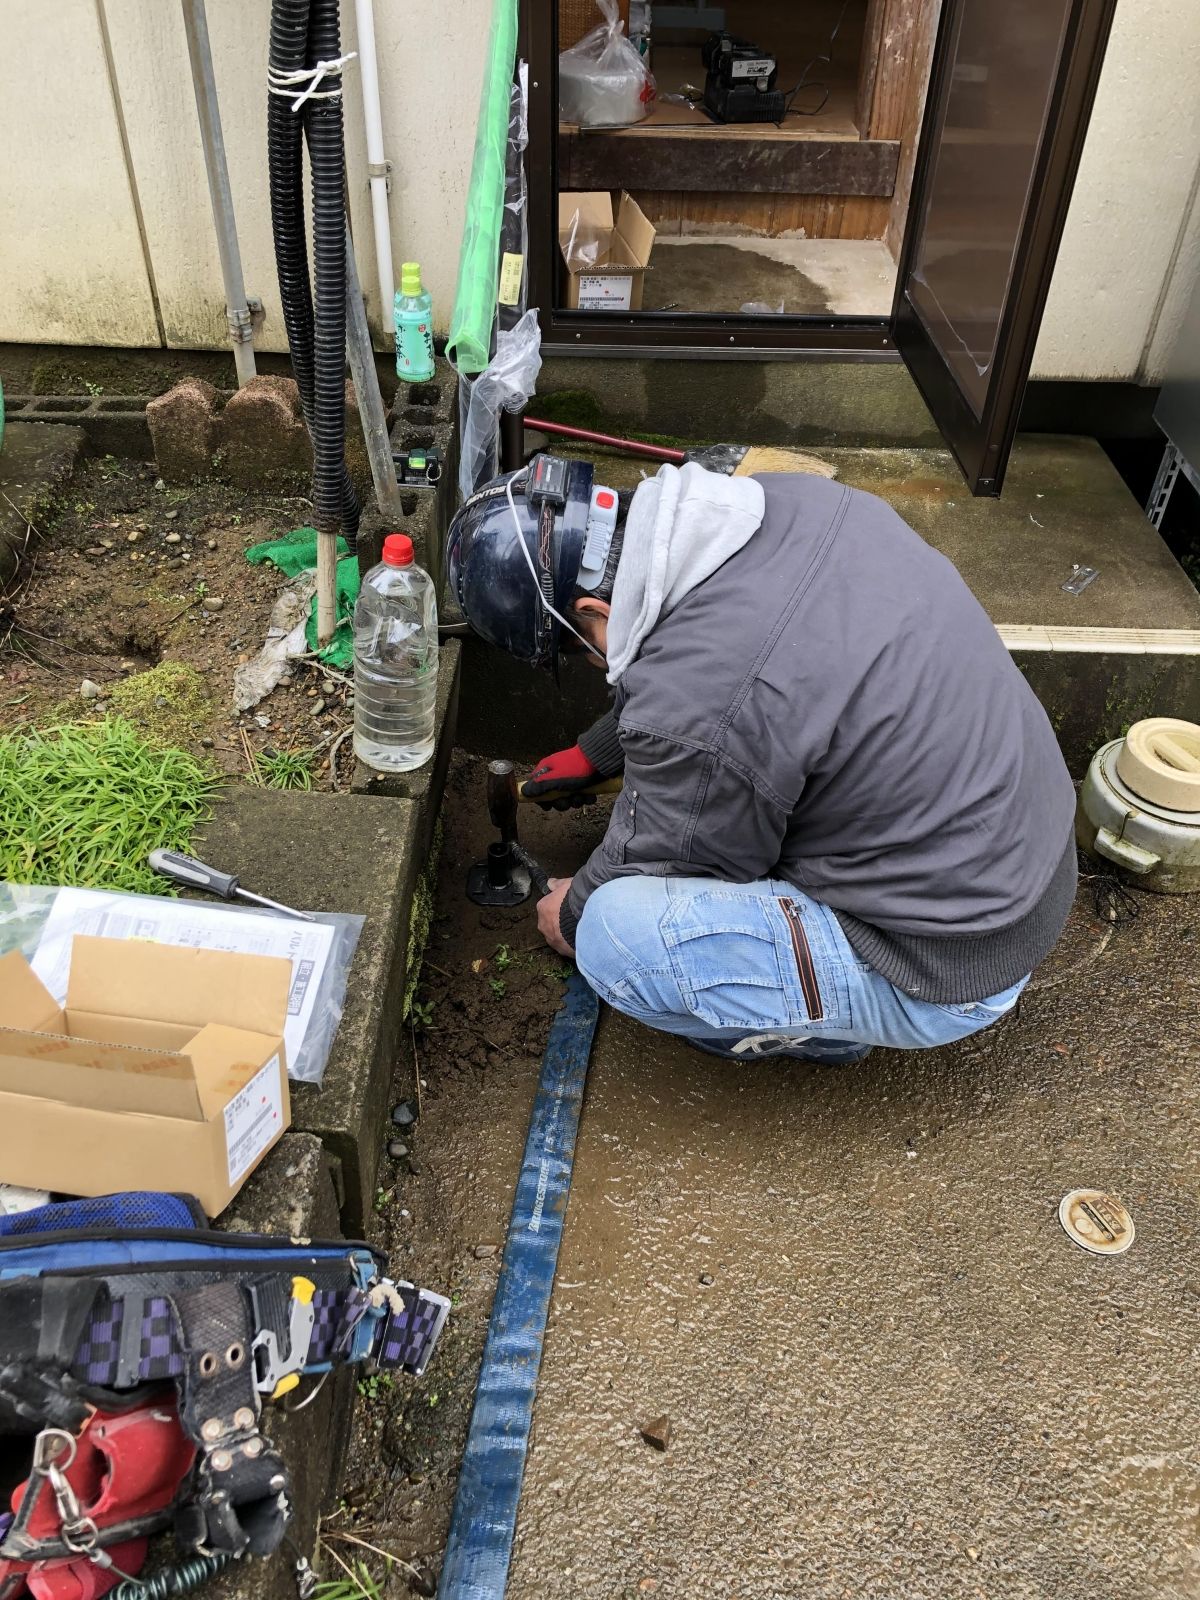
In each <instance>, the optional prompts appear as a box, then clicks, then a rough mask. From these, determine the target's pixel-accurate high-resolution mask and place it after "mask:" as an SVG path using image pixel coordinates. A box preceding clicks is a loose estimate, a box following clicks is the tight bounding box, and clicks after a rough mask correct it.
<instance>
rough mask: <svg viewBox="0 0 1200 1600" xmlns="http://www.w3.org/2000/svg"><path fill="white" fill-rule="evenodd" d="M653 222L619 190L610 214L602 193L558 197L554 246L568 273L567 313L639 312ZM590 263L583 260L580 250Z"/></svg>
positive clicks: (609, 200) (608, 197)
mask: <svg viewBox="0 0 1200 1600" xmlns="http://www.w3.org/2000/svg"><path fill="white" fill-rule="evenodd" d="M655 237H656V233H655V227H654V224H653V223H652V222H651V221H650V219H649V218H648V217H647V216H646V214H645V212H644V211H643V210H642V208H641V206H639V205H638V203H637V201H636V200H634V199H633V197H632V196H631V195H628V194H625V193H624V192H623V191H622V194H621V197H620V199H619V201H618V202H617V209H616V212H615V213H614V211H613V203H612V196H611V195H610V194H609V193H608V191H607V190H606V189H600V190H596V191H585V192H583V193H580V194H570V193H560V194H559V197H558V244H559V249H560V251H561V252H562V258H563V268H564V270H565V272H566V288H565V292H564V293H565V301H564V303H565V306H566V309H567V310H568V311H639V310H641V305H642V291H643V289H644V287H645V279H646V269H647V267H648V266H649V263H650V252H651V250H653V248H654V240H655ZM581 246H583V247H585V248H586V251H587V255H588V260H587V261H586V262H585V261H581V260H580V259H579V256H578V252H579V250H580V247H581Z"/></svg>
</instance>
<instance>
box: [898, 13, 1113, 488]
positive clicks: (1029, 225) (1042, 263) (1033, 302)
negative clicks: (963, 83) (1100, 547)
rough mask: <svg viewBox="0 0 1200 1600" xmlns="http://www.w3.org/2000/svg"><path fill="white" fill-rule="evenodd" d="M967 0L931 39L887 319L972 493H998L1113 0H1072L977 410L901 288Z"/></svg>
mask: <svg viewBox="0 0 1200 1600" xmlns="http://www.w3.org/2000/svg"><path fill="white" fill-rule="evenodd" d="M966 4H967V0H943V4H942V14H941V17H940V18H939V21H938V35H937V42H936V44H935V46H934V53H933V65H932V69H931V71H930V76H929V87H928V89H927V91H926V96H925V112H924V116H923V117H922V119H921V132H920V136H919V140H918V146H917V150H918V155H917V162H916V165H915V167H914V170H913V185H912V193H911V195H910V196H909V205H908V217H907V221H906V224H905V229H904V242H903V244H902V246H901V250H900V260H899V263H898V266H897V271H896V298H895V301H894V302H893V306H892V316H891V329H892V332H893V335H894V339H895V344H896V349H897V351H898V352H899V354H900V356H901V358H902V359H903V360H904V362H905V364H906V365H907V367H908V369H909V371H910V372H911V374H912V377H913V381H914V383H915V384H916V385H917V388H918V389H919V390H920V392H921V398H922V399H923V400H924V401H925V404H926V405H927V406H928V407H929V410H930V412H931V414H932V415H933V417H934V419H935V420H936V422H937V424H938V427H939V428H940V429H941V431H942V433H943V435H944V436H945V439H946V442H947V444H948V445H949V446H950V448H951V450H952V451H953V452H954V456H955V459H956V460H957V461H958V464H959V466H960V467H961V468H962V470H963V473H964V475H965V476H966V478H967V481H968V483H969V484H970V485H971V490H972V493H974V494H977V495H998V494H999V493H1000V490H1001V488H1002V486H1003V483H1004V469H1005V466H1006V465H1007V462H1008V456H1009V452H1010V451H1011V449H1012V445H1013V440H1014V439H1015V437H1016V433H1017V424H1018V421H1019V417H1020V410H1021V397H1022V395H1023V393H1024V390H1025V385H1026V383H1027V381H1028V377H1029V369H1030V366H1031V364H1032V362H1033V353H1034V346H1035V345H1036V343H1037V336H1038V333H1039V331H1040V330H1041V324H1042V313H1043V311H1044V310H1045V308H1046V297H1047V295H1048V294H1049V292H1050V282H1051V279H1052V278H1053V275H1054V268H1055V265H1056V263H1057V258H1058V246H1059V243H1060V241H1061V239H1062V232H1063V228H1064V226H1065V224H1066V220H1067V210H1068V207H1069V206H1070V202H1071V194H1072V191H1073V189H1074V185H1075V174H1076V172H1077V170H1078V167H1079V160H1080V157H1081V155H1082V153H1083V144H1084V140H1085V138H1086V136H1087V130H1088V125H1089V123H1090V121H1091V110H1092V102H1093V100H1094V99H1095V93H1096V85H1097V83H1098V82H1099V79H1100V70H1101V67H1102V66H1103V63H1104V51H1105V46H1106V44H1107V42H1108V35H1109V29H1110V27H1111V24H1112V18H1113V13H1114V11H1115V9H1116V0H1073V5H1072V11H1071V16H1070V19H1069V21H1068V24H1067V28H1066V33H1065V36H1064V39H1063V57H1062V58H1063V60H1064V61H1065V63H1066V68H1065V71H1064V70H1060V71H1059V72H1058V74H1057V81H1056V83H1055V87H1054V92H1053V93H1052V95H1051V97H1050V101H1049V105H1048V110H1047V127H1048V128H1049V135H1048V137H1045V138H1043V140H1042V143H1041V148H1040V149H1039V151H1038V156H1037V162H1036V164H1035V166H1034V172H1033V179H1032V183H1031V190H1030V203H1029V209H1028V211H1027V212H1026V216H1025V219H1024V221H1023V223H1022V228H1021V233H1020V236H1019V238H1018V241H1017V251H1016V254H1015V256H1014V258H1013V267H1012V273H1011V275H1010V278H1009V290H1008V295H1007V298H1006V300H1005V304H1004V311H1003V315H1002V317H1001V320H1000V326H999V331H998V335H997V340H996V351H995V355H994V357H993V361H992V372H991V375H990V378H989V382H988V387H987V396H986V398H985V401H984V405H983V411H982V414H981V415H979V416H976V414H975V412H974V410H973V409H972V408H971V406H970V405H969V404H968V402H967V400H966V399H965V397H964V396H963V394H962V391H961V390H960V388H959V386H958V383H957V382H956V380H955V378H954V376H953V373H952V372H951V370H950V368H949V367H948V366H947V364H946V362H945V361H944V360H943V359H942V356H941V354H940V352H939V351H938V350H937V349H936V347H935V346H934V345H933V343H932V341H931V339H930V336H929V335H928V333H927V332H926V330H925V328H924V325H923V324H922V322H921V320H920V318H919V316H918V315H917V312H916V310H915V309H914V307H913V305H912V303H911V301H910V300H909V299H908V298H907V296H906V293H905V290H906V287H907V283H908V280H909V278H910V276H911V274H912V269H913V263H914V259H915V256H916V251H917V247H918V242H919V240H920V237H921V229H920V227H919V225H918V219H919V218H920V216H921V213H922V210H923V208H924V204H925V198H926V195H927V193H928V188H929V180H930V177H931V174H932V170H933V162H932V160H931V154H932V151H933V149H934V138H935V133H936V128H937V124H938V120H939V117H940V115H941V112H942V109H943V101H944V99H945V96H946V95H947V93H948V92H949V78H950V74H951V72H952V70H953V48H952V47H953V42H954V39H955V36H956V34H957V23H958V19H959V17H960V16H961V14H962V11H963V8H964V6H965V5H966Z"/></svg>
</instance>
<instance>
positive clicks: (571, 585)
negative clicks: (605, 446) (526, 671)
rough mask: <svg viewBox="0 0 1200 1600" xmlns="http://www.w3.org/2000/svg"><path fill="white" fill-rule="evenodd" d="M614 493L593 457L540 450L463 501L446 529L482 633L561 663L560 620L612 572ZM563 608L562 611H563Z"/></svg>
mask: <svg viewBox="0 0 1200 1600" xmlns="http://www.w3.org/2000/svg"><path fill="white" fill-rule="evenodd" d="M617 510H618V502H617V495H616V493H615V491H613V490H611V489H603V488H595V487H594V486H593V482H592V468H591V467H590V465H589V464H588V463H587V462H585V461H565V460H562V459H561V458H559V457H557V456H549V455H539V456H535V457H534V458H533V460H532V461H531V462H530V464H529V466H528V467H525V468H523V469H522V470H521V471H520V472H514V473H509V474H508V475H507V476H505V477H502V478H496V479H494V480H493V481H492V482H491V483H489V484H486V485H485V486H484V487H483V488H482V489H480V490H478V491H477V492H476V493H475V494H473V495H472V496H471V498H470V499H469V500H466V501H464V503H463V505H462V506H461V507H460V508H459V510H458V512H457V513H456V515H455V517H454V520H453V522H451V524H450V531H449V533H448V534H447V536H446V570H447V573H448V575H449V584H450V592H451V594H452V595H453V596H454V598H455V599H456V600H457V601H458V604H459V606H460V608H461V610H462V613H463V615H464V616H465V617H466V619H467V621H468V622H469V623H470V624H471V627H472V628H473V629H474V630H475V632H476V633H477V634H479V635H480V637H481V638H484V639H486V640H487V641H488V643H489V644H494V645H499V646H500V648H501V649H502V650H507V651H508V653H509V654H510V655H512V656H516V657H517V659H518V660H520V661H529V662H531V663H532V664H533V665H534V666H542V665H548V666H551V667H557V662H558V651H559V646H560V644H561V640H562V632H563V624H562V621H561V618H562V617H563V616H564V615H565V614H566V611H567V608H568V606H569V605H570V604H571V599H572V596H573V595H574V594H575V591H576V589H578V588H580V587H587V586H588V583H589V579H590V580H591V582H592V583H593V584H594V583H598V582H599V580H600V578H601V577H602V576H603V573H604V569H605V565H606V562H607V559H608V550H609V546H610V544H611V543H612V536H613V531H614V530H615V528H616V522H617ZM555 613H557V615H555Z"/></svg>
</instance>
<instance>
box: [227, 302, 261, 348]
mask: <svg viewBox="0 0 1200 1600" xmlns="http://www.w3.org/2000/svg"><path fill="white" fill-rule="evenodd" d="M266 315H267V313H266V309H265V308H264V306H263V303H262V301H261V300H260V299H259V298H258V296H257V295H252V296H247V299H246V308H245V310H244V311H243V310H242V309H241V308H235V307H232V306H226V307H225V325H226V327H228V329H229V337H230V338H231V339H232V340H233V342H234V344H250V343H251V342H252V341H253V339H254V335H255V334H256V333H257V332H258V330H259V328H261V327H262V325H263V322H264V321H265V319H266Z"/></svg>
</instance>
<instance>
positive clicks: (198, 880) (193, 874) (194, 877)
mask: <svg viewBox="0 0 1200 1600" xmlns="http://www.w3.org/2000/svg"><path fill="white" fill-rule="evenodd" d="M147 860H148V862H149V864H150V866H151V867H153V869H154V871H155V872H161V873H162V875H163V877H164V878H170V879H171V880H172V881H173V882H174V883H181V884H183V885H184V886H185V887H186V888H188V889H206V890H207V891H208V893H209V894H216V895H220V897H221V899H222V900H233V899H238V900H252V901H253V902H254V904H255V905H256V906H268V907H270V909H271V910H272V911H282V912H283V914H284V916H285V917H302V918H303V920H304V921H305V922H315V921H316V920H317V919H316V918H315V917H314V916H313V914H312V913H311V912H310V911H295V910H293V908H292V907H291V906H281V905H280V904H279V901H278V900H268V899H267V897H266V895H262V894H251V893H250V891H249V889H243V888H241V887H240V885H239V884H238V880H237V879H236V878H235V877H234V875H233V873H232V872H218V871H217V869H216V867H210V866H208V865H207V864H206V863H205V862H203V861H197V860H196V858H195V856H185V855H184V854H183V852H182V851H180V850H151V852H150V854H149V856H148V857H147Z"/></svg>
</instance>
